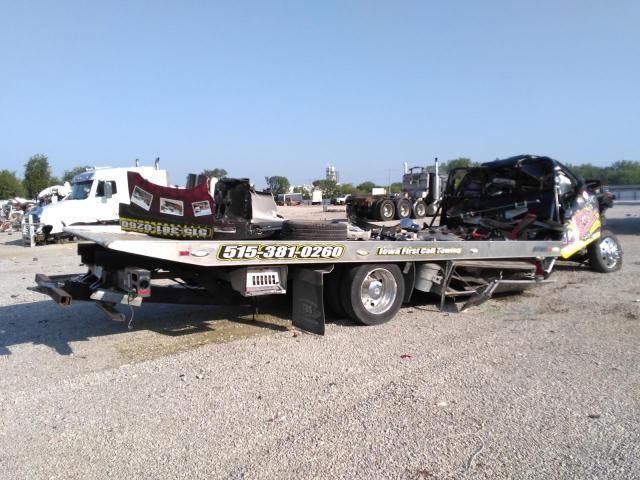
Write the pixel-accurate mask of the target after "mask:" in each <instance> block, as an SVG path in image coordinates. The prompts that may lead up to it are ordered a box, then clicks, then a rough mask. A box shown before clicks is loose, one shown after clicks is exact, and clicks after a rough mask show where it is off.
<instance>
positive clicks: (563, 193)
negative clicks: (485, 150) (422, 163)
mask: <svg viewBox="0 0 640 480" xmlns="http://www.w3.org/2000/svg"><path fill="white" fill-rule="evenodd" d="M594 186H595V187H600V185H599V182H593V181H590V182H585V181H584V180H583V179H582V178H580V177H579V176H577V175H575V174H574V173H573V172H572V171H571V170H570V169H569V168H568V167H566V166H565V165H563V164H562V163H560V162H558V161H557V160H554V159H552V158H550V157H544V156H535V155H518V156H515V157H510V158H506V159H504V160H496V161H493V162H488V163H483V164H482V165H480V166H478V167H471V168H463V169H456V170H453V171H452V172H450V173H449V178H448V181H447V187H446V190H445V195H444V199H443V202H442V210H441V215H440V225H443V226H446V227H448V228H449V229H450V230H452V231H454V232H456V233H457V234H458V235H460V236H462V237H464V238H467V239H470V240H471V239H484V240H491V239H504V240H559V241H561V242H562V248H561V255H560V256H561V258H562V259H565V260H575V261H579V262H586V261H588V263H589V265H590V266H591V267H592V268H593V269H594V270H596V271H600V272H608V271H615V270H617V269H619V268H620V266H621V261H622V250H621V248H620V245H619V244H618V242H617V239H616V238H615V236H614V235H613V234H612V233H611V232H609V231H607V230H603V229H602V227H603V224H604V215H605V211H606V209H607V208H609V207H610V206H611V205H612V203H611V202H604V201H601V200H600V198H601V196H599V195H598V191H597V190H596V189H595V188H594Z"/></svg>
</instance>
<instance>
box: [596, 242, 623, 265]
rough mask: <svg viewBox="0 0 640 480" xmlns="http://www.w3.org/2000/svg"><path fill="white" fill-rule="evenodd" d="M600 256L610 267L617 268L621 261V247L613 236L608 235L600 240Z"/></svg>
mask: <svg viewBox="0 0 640 480" xmlns="http://www.w3.org/2000/svg"><path fill="white" fill-rule="evenodd" d="M600 256H601V257H602V261H603V263H604V264H605V266H606V267H607V268H608V269H612V268H615V266H616V265H617V264H618V262H619V261H620V247H619V246H618V243H617V242H615V241H614V240H613V239H612V238H610V237H606V238H604V239H602V241H601V242H600Z"/></svg>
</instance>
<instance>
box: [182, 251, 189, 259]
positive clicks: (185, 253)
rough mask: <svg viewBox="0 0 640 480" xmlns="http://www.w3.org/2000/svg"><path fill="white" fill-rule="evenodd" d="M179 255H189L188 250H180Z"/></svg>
mask: <svg viewBox="0 0 640 480" xmlns="http://www.w3.org/2000/svg"><path fill="white" fill-rule="evenodd" d="M180 256H181V257H188V256H189V250H184V251H182V252H180Z"/></svg>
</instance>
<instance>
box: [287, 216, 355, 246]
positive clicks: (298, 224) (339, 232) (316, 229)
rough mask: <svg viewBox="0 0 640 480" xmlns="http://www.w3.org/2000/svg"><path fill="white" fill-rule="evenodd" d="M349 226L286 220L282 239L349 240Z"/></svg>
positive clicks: (343, 223)
mask: <svg viewBox="0 0 640 480" xmlns="http://www.w3.org/2000/svg"><path fill="white" fill-rule="evenodd" d="M347 229H348V226H347V224H346V223H345V222H342V223H336V222H331V221H327V222H322V221H317V220H316V221H314V220H285V221H284V222H283V223H282V232H281V238H283V239H289V240H321V241H322V240H329V241H331V240H347V238H348V235H347Z"/></svg>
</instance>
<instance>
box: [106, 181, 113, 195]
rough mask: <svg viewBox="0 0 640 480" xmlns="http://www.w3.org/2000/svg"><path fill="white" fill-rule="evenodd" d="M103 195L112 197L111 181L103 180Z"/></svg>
mask: <svg viewBox="0 0 640 480" xmlns="http://www.w3.org/2000/svg"><path fill="white" fill-rule="evenodd" d="M104 197H105V198H111V197H113V184H112V183H111V182H104Z"/></svg>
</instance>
